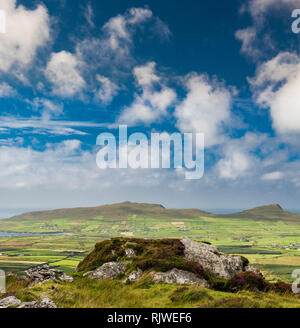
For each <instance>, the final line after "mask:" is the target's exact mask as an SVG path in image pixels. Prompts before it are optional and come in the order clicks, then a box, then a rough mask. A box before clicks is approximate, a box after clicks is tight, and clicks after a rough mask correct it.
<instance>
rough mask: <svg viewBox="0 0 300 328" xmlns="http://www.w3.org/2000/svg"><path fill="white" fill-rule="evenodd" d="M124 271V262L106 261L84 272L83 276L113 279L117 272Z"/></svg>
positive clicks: (121, 272)
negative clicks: (94, 268)
mask: <svg viewBox="0 0 300 328" xmlns="http://www.w3.org/2000/svg"><path fill="white" fill-rule="evenodd" d="M125 271H126V262H108V263H105V264H103V265H101V266H100V267H99V268H97V269H96V270H93V271H89V272H86V273H85V274H84V275H83V276H84V277H86V276H89V277H90V278H92V279H96V280H100V279H114V278H116V277H117V276H118V275H119V274H124V273H125Z"/></svg>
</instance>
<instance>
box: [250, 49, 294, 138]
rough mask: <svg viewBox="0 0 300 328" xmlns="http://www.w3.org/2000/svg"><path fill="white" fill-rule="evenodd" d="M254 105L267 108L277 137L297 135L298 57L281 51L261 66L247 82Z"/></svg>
mask: <svg viewBox="0 0 300 328" xmlns="http://www.w3.org/2000/svg"><path fill="white" fill-rule="evenodd" d="M249 82H250V84H251V86H252V90H253V91H254V95H255V100H256V102H257V103H258V104H259V105H260V106H262V107H266V108H270V113H271V117H272V121H273V126H274V128H275V129H276V131H277V132H278V133H280V134H290V133H299V132H300V93H299V89H300V58H299V56H298V55H296V54H293V53H289V52H283V53H279V54H278V55H277V56H276V57H274V58H273V59H271V60H269V61H267V62H265V63H263V64H261V65H260V66H259V67H258V69H257V72H256V75H255V77H254V78H252V79H249Z"/></svg>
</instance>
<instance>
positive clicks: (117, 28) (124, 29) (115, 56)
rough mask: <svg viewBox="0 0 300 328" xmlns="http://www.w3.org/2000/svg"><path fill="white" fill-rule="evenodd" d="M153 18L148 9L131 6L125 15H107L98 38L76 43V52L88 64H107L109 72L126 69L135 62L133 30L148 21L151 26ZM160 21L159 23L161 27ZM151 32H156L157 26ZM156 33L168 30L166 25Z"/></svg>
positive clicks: (104, 65)
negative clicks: (107, 17)
mask: <svg viewBox="0 0 300 328" xmlns="http://www.w3.org/2000/svg"><path fill="white" fill-rule="evenodd" d="M156 19H157V17H155V16H153V13H152V11H151V10H150V9H148V8H130V9H128V10H126V12H125V13H124V14H119V15H117V16H114V17H112V18H110V19H109V20H108V21H107V22H106V23H105V24H104V25H103V27H102V34H101V35H100V37H98V38H86V39H84V40H82V41H80V42H78V44H77V46H76V54H77V56H78V57H79V58H81V60H82V61H88V62H89V66H90V67H91V66H93V67H95V68H98V67H102V68H107V65H108V64H109V66H110V68H111V69H110V71H118V69H117V68H119V67H121V66H125V67H127V68H128V67H129V66H132V65H134V62H135V60H134V58H133V57H132V54H131V51H132V49H133V48H134V43H133V37H134V35H135V33H136V32H137V30H138V29H139V28H140V27H142V26H144V25H145V24H147V23H151V24H152V25H151V26H152V27H153V25H154V24H155V22H156ZM163 24H164V23H163V22H161V26H164V25H163ZM153 31H154V33H156V34H157V33H158V31H157V29H154V30H153ZM159 33H168V32H167V31H166V27H165V26H164V28H162V29H161V30H160V31H159ZM91 54H92V55H91Z"/></svg>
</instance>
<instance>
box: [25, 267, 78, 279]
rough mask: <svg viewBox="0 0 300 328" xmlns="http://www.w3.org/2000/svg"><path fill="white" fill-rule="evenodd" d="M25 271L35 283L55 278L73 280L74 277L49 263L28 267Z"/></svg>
mask: <svg viewBox="0 0 300 328" xmlns="http://www.w3.org/2000/svg"><path fill="white" fill-rule="evenodd" d="M25 273H26V275H27V277H28V278H29V279H30V280H31V281H33V282H34V283H44V282H46V281H53V280H54V281H58V280H61V281H67V282H71V280H72V279H73V278H72V277H70V276H68V275H66V274H65V273H64V272H63V271H61V270H57V269H51V268H50V266H49V265H48V264H43V265H39V266H37V267H35V268H31V269H28V270H27V271H25ZM61 278H62V279H61ZM72 281H73V280H72Z"/></svg>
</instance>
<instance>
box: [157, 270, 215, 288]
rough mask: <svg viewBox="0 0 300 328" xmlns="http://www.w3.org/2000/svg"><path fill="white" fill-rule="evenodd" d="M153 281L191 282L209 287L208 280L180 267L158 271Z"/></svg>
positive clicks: (170, 282) (178, 283) (191, 283)
mask: <svg viewBox="0 0 300 328" xmlns="http://www.w3.org/2000/svg"><path fill="white" fill-rule="evenodd" d="M153 282H155V283H160V282H163V283H167V284H177V285H183V284H189V285H198V286H202V287H205V288H208V287H209V284H208V282H207V281H206V280H204V279H200V278H198V277H197V276H196V275H195V274H194V273H192V272H188V271H183V270H179V269H172V270H171V271H168V272H156V273H154V275H153Z"/></svg>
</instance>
